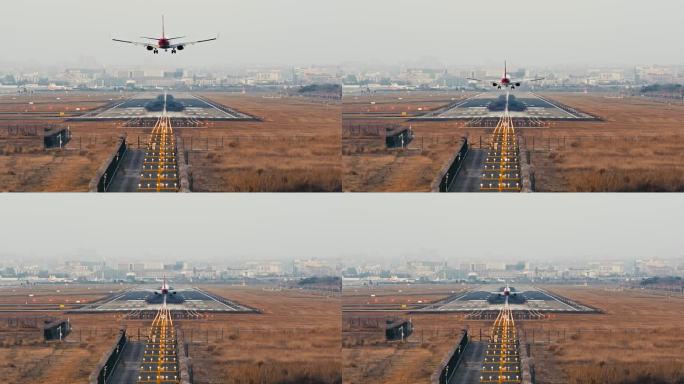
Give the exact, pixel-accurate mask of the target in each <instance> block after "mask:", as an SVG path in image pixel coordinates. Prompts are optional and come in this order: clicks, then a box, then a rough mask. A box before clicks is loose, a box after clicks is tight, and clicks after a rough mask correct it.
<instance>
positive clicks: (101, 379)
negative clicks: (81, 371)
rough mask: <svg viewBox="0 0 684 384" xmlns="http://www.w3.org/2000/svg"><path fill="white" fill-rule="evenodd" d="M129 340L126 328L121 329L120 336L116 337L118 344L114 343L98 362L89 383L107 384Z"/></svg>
mask: <svg viewBox="0 0 684 384" xmlns="http://www.w3.org/2000/svg"><path fill="white" fill-rule="evenodd" d="M127 342H128V339H127V338H126V330H124V329H122V330H120V331H119V337H118V338H117V339H116V344H114V346H113V347H112V349H110V350H109V352H108V353H107V354H105V356H104V357H103V358H102V359H101V360H100V362H99V363H98V364H97V368H96V369H95V371H94V372H93V373H91V374H90V376H89V377H88V383H90V384H105V382H106V381H107V380H108V379H109V378H110V377H111V375H112V373H113V372H114V369H115V368H116V364H117V363H118V362H119V358H120V357H121V355H122V354H123V351H124V348H126V343H127Z"/></svg>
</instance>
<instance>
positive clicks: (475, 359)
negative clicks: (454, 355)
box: [449, 340, 487, 384]
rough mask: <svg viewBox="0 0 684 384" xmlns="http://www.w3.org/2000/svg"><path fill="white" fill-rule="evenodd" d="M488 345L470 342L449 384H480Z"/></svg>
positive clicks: (480, 342)
mask: <svg viewBox="0 0 684 384" xmlns="http://www.w3.org/2000/svg"><path fill="white" fill-rule="evenodd" d="M486 346H487V343H485V342H482V341H472V340H471V341H470V342H469V343H468V346H467V347H466V350H465V352H464V354H463V357H462V360H461V364H460V365H459V366H458V368H457V369H456V374H455V375H454V376H453V377H452V378H451V381H449V384H479V383H480V370H481V369H482V360H483V359H484V354H485V347H486Z"/></svg>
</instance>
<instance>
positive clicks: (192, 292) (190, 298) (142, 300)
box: [79, 286, 255, 313]
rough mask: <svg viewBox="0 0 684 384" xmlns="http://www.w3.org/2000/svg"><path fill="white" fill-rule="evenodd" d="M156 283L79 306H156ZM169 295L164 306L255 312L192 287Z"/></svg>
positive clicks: (129, 308)
mask: <svg viewBox="0 0 684 384" xmlns="http://www.w3.org/2000/svg"><path fill="white" fill-rule="evenodd" d="M155 291H157V292H158V289H157V287H154V286H150V287H148V288H147V289H145V288H135V289H130V290H127V291H125V292H122V293H119V294H117V295H114V296H113V297H110V298H108V299H107V300H105V301H103V302H97V303H93V304H91V305H88V306H85V307H83V308H81V309H80V310H79V311H84V312H131V311H150V310H154V311H156V310H159V308H160V307H161V300H158V299H159V297H160V295H158V294H157V295H155ZM172 292H176V293H175V294H173V293H171V294H170V295H169V301H168V307H169V309H170V310H172V311H194V312H244V313H252V312H255V310H254V309H253V308H250V307H247V306H244V305H241V304H239V303H236V302H234V301H231V300H228V299H225V298H222V297H219V296H216V295H212V294H210V293H207V292H204V291H201V290H198V289H195V288H180V287H178V288H176V287H174V289H172Z"/></svg>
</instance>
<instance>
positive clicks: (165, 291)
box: [154, 275, 176, 295]
mask: <svg viewBox="0 0 684 384" xmlns="http://www.w3.org/2000/svg"><path fill="white" fill-rule="evenodd" d="M172 289H173V288H171V286H170V285H169V283H167V282H166V275H164V279H163V280H162V285H161V287H159V292H157V291H156V290H155V291H154V294H155V295H159V294H160V292H161V294H162V295H168V294H169V293H171V294H173V295H175V294H176V292H175V291H172Z"/></svg>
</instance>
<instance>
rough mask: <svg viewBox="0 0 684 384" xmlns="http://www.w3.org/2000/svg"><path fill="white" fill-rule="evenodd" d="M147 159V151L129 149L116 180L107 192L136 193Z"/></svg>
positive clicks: (115, 177)
mask: <svg viewBox="0 0 684 384" xmlns="http://www.w3.org/2000/svg"><path fill="white" fill-rule="evenodd" d="M144 159H145V150H143V149H128V150H126V155H125V156H124V158H123V161H122V162H121V165H119V169H118V170H117V171H116V173H115V174H114V180H112V183H111V184H110V185H109V188H108V189H107V192H135V191H136V190H137V189H138V183H139V182H140V169H141V168H142V164H143V160H144Z"/></svg>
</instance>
